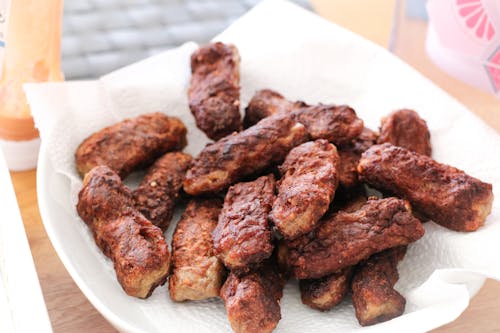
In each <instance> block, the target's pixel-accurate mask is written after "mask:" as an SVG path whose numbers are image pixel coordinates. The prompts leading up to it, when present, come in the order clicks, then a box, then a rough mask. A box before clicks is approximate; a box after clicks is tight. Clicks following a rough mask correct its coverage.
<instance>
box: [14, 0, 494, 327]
mask: <svg viewBox="0 0 500 333" xmlns="http://www.w3.org/2000/svg"><path fill="white" fill-rule="evenodd" d="M364 1H368V0H364ZM370 1H374V0H370ZM335 2H336V1H335V0H312V4H313V6H314V8H315V9H316V10H317V11H318V12H319V13H320V14H321V15H323V16H325V17H326V18H327V19H331V20H333V21H335V18H338V16H339V15H341V16H342V15H343V14H342V13H339V12H338V11H337V8H336V7H335ZM342 2H343V4H342V5H343V6H347V7H345V10H349V11H350V13H351V15H355V14H354V13H356V8H355V7H349V5H348V2H346V1H344V0H342ZM377 3H379V4H381V6H382V5H383V4H384V3H385V5H387V6H391V5H393V3H394V1H393V0H377ZM352 6H359V0H358V1H352ZM376 10H377V9H376V8H375V9H372V10H370V11H362V12H361V13H360V14H359V15H360V16H359V17H351V18H350V19H343V20H342V22H340V23H343V24H349V28H350V29H351V30H354V31H356V32H358V33H361V34H364V35H365V36H367V37H369V38H370V39H372V40H374V41H376V42H378V43H379V44H384V43H385V41H387V35H386V34H387V28H381V29H373V28H372V24H373V20H370V19H368V17H367V15H372V16H377V12H374V11H376ZM380 10H385V11H386V8H385V9H384V8H383V7H381V9H380ZM363 15H365V17H363ZM384 15H385V16H387V13H386V12H385V14H384ZM344 18H345V15H344ZM346 22H347V23H346ZM370 22H372V23H370ZM385 27H387V25H385ZM403 28H404V29H405V34H406V35H405V36H404V37H405V39H402V40H400V41H399V43H398V45H397V53H398V55H399V56H401V57H402V58H403V59H404V60H405V61H407V62H408V63H410V64H411V65H412V66H414V67H415V68H416V69H417V70H419V71H420V72H422V73H423V74H424V75H426V76H427V77H429V78H430V79H431V80H433V81H434V82H435V83H437V84H438V85H439V86H441V87H442V88H443V89H444V90H446V91H447V92H448V93H450V94H451V95H452V96H454V97H456V98H457V99H458V100H460V101H461V102H462V103H464V104H465V105H466V106H468V107H469V108H470V109H471V110H472V111H473V112H475V113H476V114H478V115H479V116H480V117H481V118H482V119H483V120H484V121H486V122H487V123H488V124H489V125H490V126H492V127H494V128H495V129H496V130H497V131H500V102H499V100H498V99H497V98H495V97H493V96H491V95H488V94H486V93H483V92H481V91H478V90H476V89H474V88H471V87H470V86H468V85H466V84H465V83H462V82H460V81H457V80H454V79H453V78H451V77H449V76H448V75H446V74H445V73H443V72H441V71H440V70H439V69H438V68H436V67H435V66H434V65H433V64H432V63H431V62H430V61H429V59H428V58H427V57H426V56H425V54H424V51H423V50H424V49H423V36H424V35H425V22H410V23H405V25H404V27H403ZM11 176H12V180H13V183H14V187H15V190H16V195H17V199H18V202H19V206H20V208H21V214H22V217H23V221H24V224H25V228H26V232H27V235H28V239H29V243H30V246H31V250H32V253H33V258H34V261H35V266H36V269H37V272H38V276H39V278H40V282H41V286H42V291H43V294H44V297H45V301H46V303H47V308H48V311H49V316H50V318H51V321H52V325H53V328H54V332H65V333H71V332H100V333H107V332H116V330H115V329H114V328H113V327H112V326H111V325H110V324H109V323H108V322H106V320H105V319H104V318H103V317H102V316H101V315H100V314H99V313H98V312H97V311H96V310H95V309H94V308H93V307H92V305H91V304H90V303H89V302H88V301H87V299H86V298H85V296H84V295H83V294H82V293H81V292H80V290H79V289H78V287H77V286H76V284H75V283H74V282H73V280H72V279H71V277H70V276H69V275H68V273H67V272H66V270H65V268H64V266H63V265H62V263H61V261H60V260H59V258H58V257H57V255H56V253H55V251H54V249H53V248H52V245H51V243H50V241H49V239H48V237H47V234H46V233H45V230H44V228H43V225H42V221H41V219H40V214H39V211H38V205H37V197H36V174H35V171H28V172H17V173H11ZM499 300H500V282H496V281H492V280H489V281H488V282H487V283H486V284H485V286H484V287H483V289H481V291H480V292H479V294H478V295H477V296H476V297H475V298H474V299H473V300H472V301H471V304H470V306H469V308H468V309H467V310H466V311H465V312H464V313H463V314H462V315H461V316H460V317H459V318H458V319H457V320H456V321H454V322H453V323H451V324H449V325H446V326H444V327H442V328H439V329H437V330H435V331H434V332H436V333H445V332H457V333H462V332H463V333H466V332H467V333H469V332H482V333H489V332H491V333H492V332H499V331H500V317H499V314H500V301H499Z"/></svg>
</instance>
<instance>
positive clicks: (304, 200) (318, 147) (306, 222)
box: [270, 140, 339, 239]
mask: <svg viewBox="0 0 500 333" xmlns="http://www.w3.org/2000/svg"><path fill="white" fill-rule="evenodd" d="M338 166H339V156H338V154H337V149H336V148H335V146H334V145H332V144H330V143H328V141H326V140H316V141H313V142H306V143H303V144H301V145H300V146H297V147H295V148H293V149H292V150H291V151H290V153H288V155H287V157H286V159H285V162H284V163H283V164H282V165H281V166H280V173H281V175H282V178H281V180H280V181H279V183H278V195H277V197H276V200H275V202H274V205H273V209H272V211H271V214H270V219H271V220H272V221H273V222H274V225H275V226H276V228H277V229H278V231H279V232H280V233H281V234H282V235H283V236H284V237H285V238H287V239H294V238H297V237H299V236H301V235H303V234H306V233H308V232H310V231H311V230H313V229H314V228H315V227H316V225H317V224H318V222H319V220H320V219H321V217H322V216H323V215H324V214H325V212H326V211H327V210H328V207H329V206H330V203H331V202H332V200H333V197H334V195H335V190H336V188H337V185H338Z"/></svg>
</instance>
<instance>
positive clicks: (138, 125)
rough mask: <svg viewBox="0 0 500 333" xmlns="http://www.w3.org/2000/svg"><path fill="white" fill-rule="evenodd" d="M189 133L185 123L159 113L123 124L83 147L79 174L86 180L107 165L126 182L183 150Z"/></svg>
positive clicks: (79, 154) (78, 156) (96, 135)
mask: <svg viewBox="0 0 500 333" xmlns="http://www.w3.org/2000/svg"><path fill="white" fill-rule="evenodd" d="M186 132H187V130H186V127H185V126H184V124H183V123H182V121H180V120H179V119H177V118H175V117H168V116H166V115H164V114H162V113H158V112H157V113H150V114H144V115H141V116H139V117H136V118H131V119H126V120H123V121H121V122H119V123H116V124H114V125H112V126H109V127H106V128H104V129H102V130H100V131H99V132H96V133H94V134H92V135H91V136H89V137H88V138H87V139H85V140H84V141H83V142H82V143H81V144H80V146H79V147H78V149H77V150H76V153H75V159H76V167H77V170H78V173H79V174H80V176H82V177H83V176H85V174H86V173H87V172H89V171H90V170H91V169H92V168H93V167H96V166H99V165H106V166H108V167H109V168H111V169H112V170H113V171H115V172H116V173H118V174H119V175H120V177H122V178H124V177H126V176H127V175H128V174H130V173H131V172H132V171H134V170H136V169H140V168H143V167H146V166H148V165H150V164H151V163H152V162H153V161H154V160H155V159H156V158H157V157H158V156H161V155H162V154H164V153H166V152H167V151H172V150H180V149H182V148H184V146H186V142H187V141H186Z"/></svg>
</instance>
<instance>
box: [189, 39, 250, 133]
mask: <svg viewBox="0 0 500 333" xmlns="http://www.w3.org/2000/svg"><path fill="white" fill-rule="evenodd" d="M191 73H192V77H191V86H190V87H189V91H188V97H189V108H190V109H191V112H192V113H193V115H194V118H195V119H196V125H197V126H198V127H199V128H200V129H201V130H202V131H203V132H205V134H206V135H207V136H208V137H209V138H210V139H213V140H218V139H220V138H222V137H224V136H226V135H228V134H231V133H233V132H238V131H240V130H241V116H240V110H239V109H240V55H239V53H238V49H237V48H236V47H235V46H234V45H231V44H223V43H220V42H217V43H212V44H208V45H205V46H203V47H201V48H199V49H198V50H197V51H195V52H194V53H193V54H192V55H191Z"/></svg>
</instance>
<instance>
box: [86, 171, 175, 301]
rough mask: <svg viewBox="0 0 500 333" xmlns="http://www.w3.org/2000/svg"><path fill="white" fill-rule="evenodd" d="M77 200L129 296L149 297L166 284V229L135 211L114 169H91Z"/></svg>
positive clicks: (167, 265) (167, 259)
mask: <svg viewBox="0 0 500 333" xmlns="http://www.w3.org/2000/svg"><path fill="white" fill-rule="evenodd" d="M78 199H79V200H78V205H77V210H78V214H79V215H80V217H81V218H82V219H83V220H84V221H85V223H86V224H87V225H88V226H89V228H90V229H91V231H92V234H93V235H94V239H95V241H96V244H97V245H98V246H99V248H100V249H101V250H102V251H103V253H104V254H105V255H106V256H108V257H109V258H110V259H111V260H112V261H113V264H114V267H115V271H116V276H117V278H118V281H119V282H120V284H121V285H122V287H123V290H125V292H126V293H127V294H128V295H130V296H135V297H139V298H146V297H148V296H149V295H151V293H152V292H153V290H154V289H155V288H156V287H157V286H158V285H162V284H163V283H165V280H166V279H167V276H168V273H169V266H170V254H169V252H168V245H167V242H166V241H165V237H164V236H163V232H162V231H161V229H160V228H158V227H156V226H154V225H153V224H152V223H151V222H150V221H148V220H147V219H146V218H145V217H144V216H143V215H142V214H140V213H139V212H137V211H136V210H135V208H134V205H133V199H132V194H131V192H130V190H128V189H127V188H126V187H125V186H124V185H123V184H122V182H121V180H120V177H119V176H118V175H117V174H116V173H115V172H114V171H113V170H111V169H110V168H108V167H106V166H98V167H95V168H93V169H92V170H91V171H90V172H88V173H87V174H86V176H85V178H84V180H83V188H82V190H81V191H80V193H79V196H78Z"/></svg>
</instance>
